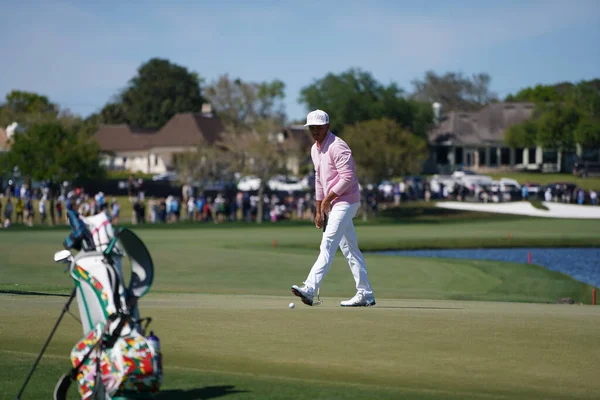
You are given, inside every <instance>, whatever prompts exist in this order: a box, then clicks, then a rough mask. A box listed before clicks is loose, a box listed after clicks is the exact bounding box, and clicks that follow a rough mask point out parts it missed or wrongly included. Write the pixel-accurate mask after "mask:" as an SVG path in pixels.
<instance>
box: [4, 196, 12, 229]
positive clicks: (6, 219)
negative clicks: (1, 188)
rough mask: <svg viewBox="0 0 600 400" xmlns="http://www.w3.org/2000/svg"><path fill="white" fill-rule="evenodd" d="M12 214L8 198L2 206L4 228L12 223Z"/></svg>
mask: <svg viewBox="0 0 600 400" xmlns="http://www.w3.org/2000/svg"><path fill="white" fill-rule="evenodd" d="M12 213H13V204H12V201H11V199H10V197H8V198H7V199H6V205H5V206H4V227H7V226H9V225H10V223H11V221H12Z"/></svg>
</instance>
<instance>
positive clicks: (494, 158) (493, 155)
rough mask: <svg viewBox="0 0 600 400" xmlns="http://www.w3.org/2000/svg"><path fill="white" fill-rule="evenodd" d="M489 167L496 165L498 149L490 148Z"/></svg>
mask: <svg viewBox="0 0 600 400" xmlns="http://www.w3.org/2000/svg"><path fill="white" fill-rule="evenodd" d="M490 165H492V166H493V165H498V149H497V148H496V147H490Z"/></svg>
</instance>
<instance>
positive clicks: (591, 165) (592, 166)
mask: <svg viewBox="0 0 600 400" xmlns="http://www.w3.org/2000/svg"><path fill="white" fill-rule="evenodd" d="M573 175H578V176H580V177H582V178H586V177H588V176H600V163H598V162H590V161H581V160H579V161H576V162H575V164H574V165H573Z"/></svg>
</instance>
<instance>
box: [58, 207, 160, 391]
mask: <svg viewBox="0 0 600 400" xmlns="http://www.w3.org/2000/svg"><path fill="white" fill-rule="evenodd" d="M69 219H70V222H71V228H72V232H71V234H70V235H69V237H68V238H67V240H66V241H65V247H67V249H76V250H79V252H78V253H77V254H76V255H75V256H74V257H73V258H72V260H71V263H70V266H69V271H70V275H71V277H72V278H73V281H74V283H75V287H76V296H77V303H78V306H79V313H80V317H81V323H82V328H83V334H84V336H83V338H82V339H81V340H79V341H78V342H77V343H76V344H75V346H74V347H73V350H72V351H71V363H72V365H73V369H72V370H71V371H70V372H69V373H68V374H65V375H64V376H63V378H61V380H60V381H59V383H58V384H57V386H56V388H55V399H64V398H66V392H67V390H68V387H69V385H70V381H72V380H75V381H76V382H77V385H78V389H79V394H80V395H81V398H82V399H102V400H105V399H140V398H150V397H151V395H152V394H153V393H156V392H157V391H158V390H159V389H160V385H161V383H162V359H161V357H162V356H161V353H160V348H159V343H158V338H157V337H156V336H154V334H153V332H151V333H150V335H148V336H146V332H145V330H146V329H147V327H148V324H149V323H150V321H151V318H143V319H141V318H140V317H139V309H138V301H139V299H140V298H141V297H142V296H144V295H145V294H146V293H147V292H148V291H149V289H150V286H151V284H152V281H153V277H154V267H153V263H152V259H151V257H150V253H149V252H148V250H147V248H146V246H145V245H144V243H143V242H142V241H141V240H140V239H139V238H138V237H137V235H135V234H134V233H133V232H132V231H130V230H128V229H124V228H120V229H117V230H116V231H115V230H113V227H112V225H111V224H110V220H108V218H107V217H106V215H105V214H104V213H100V214H98V215H96V216H93V217H90V218H81V217H79V215H77V214H76V213H74V212H72V211H70V214H69ZM124 257H128V259H129V261H130V267H131V268H130V269H131V278H130V279H129V285H128V287H127V288H126V287H125V285H124V280H123V271H122V264H121V262H122V260H123V258H124ZM144 323H145V326H144Z"/></svg>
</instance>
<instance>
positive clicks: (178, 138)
mask: <svg viewBox="0 0 600 400" xmlns="http://www.w3.org/2000/svg"><path fill="white" fill-rule="evenodd" d="M224 131H225V127H224V125H223V122H222V121H221V119H219V118H216V117H213V116H207V115H205V114H201V113H181V114H177V115H175V116H174V117H173V118H171V119H170V120H169V122H167V123H166V124H165V126H163V127H162V128H161V129H160V130H159V131H158V132H157V133H156V135H155V136H154V138H153V139H152V144H153V147H170V146H197V145H199V144H200V143H201V142H202V140H206V141H207V142H208V144H213V143H215V142H216V141H217V140H218V139H219V137H220V136H221V134H222V133H223V132H224Z"/></svg>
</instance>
